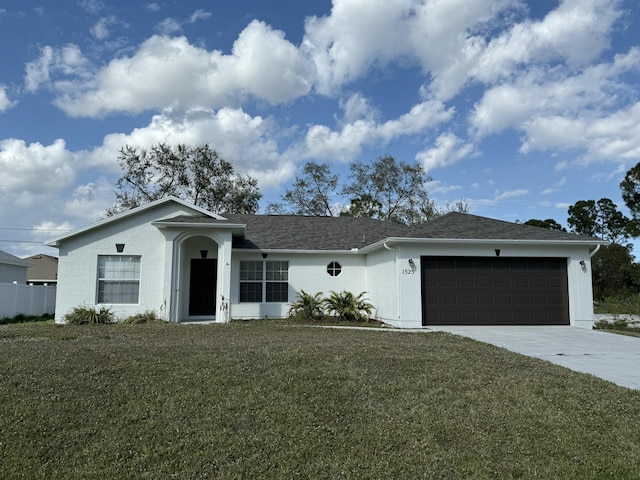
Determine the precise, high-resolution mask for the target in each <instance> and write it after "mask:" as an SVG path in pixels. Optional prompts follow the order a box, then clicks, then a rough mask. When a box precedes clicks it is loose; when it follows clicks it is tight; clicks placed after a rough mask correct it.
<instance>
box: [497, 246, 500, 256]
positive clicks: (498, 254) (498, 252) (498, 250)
mask: <svg viewBox="0 0 640 480" xmlns="http://www.w3.org/2000/svg"><path fill="white" fill-rule="evenodd" d="M499 256H500V249H499V248H496V257H499Z"/></svg>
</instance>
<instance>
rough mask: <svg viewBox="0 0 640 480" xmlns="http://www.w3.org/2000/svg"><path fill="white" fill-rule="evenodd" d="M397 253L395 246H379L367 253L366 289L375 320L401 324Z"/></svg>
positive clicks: (400, 289)
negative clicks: (388, 248) (385, 247)
mask: <svg viewBox="0 0 640 480" xmlns="http://www.w3.org/2000/svg"><path fill="white" fill-rule="evenodd" d="M397 255H398V252H397V250H396V249H395V248H394V249H392V250H387V249H384V248H381V249H379V250H376V251H375V252H372V253H369V254H368V255H367V257H366V259H367V260H366V268H367V274H368V285H367V290H368V291H369V299H370V301H371V303H372V304H373V306H374V307H375V311H374V313H373V315H372V316H373V317H374V318H375V319H376V320H380V321H382V322H385V323H388V324H391V325H398V326H401V323H402V317H401V310H400V298H399V293H398V292H400V291H402V288H401V287H400V284H399V281H400V279H401V277H400V273H399V272H398V271H399V262H398V260H397V258H396V257H397Z"/></svg>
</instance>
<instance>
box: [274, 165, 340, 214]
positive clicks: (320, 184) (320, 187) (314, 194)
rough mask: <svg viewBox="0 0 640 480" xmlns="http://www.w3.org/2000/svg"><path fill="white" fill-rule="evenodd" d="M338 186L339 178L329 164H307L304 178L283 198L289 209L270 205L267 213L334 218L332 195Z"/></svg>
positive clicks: (281, 205)
mask: <svg viewBox="0 0 640 480" xmlns="http://www.w3.org/2000/svg"><path fill="white" fill-rule="evenodd" d="M337 186H338V176H337V175H335V174H332V173H331V168H330V167H329V165H328V164H326V163H323V164H320V165H318V164H317V163H314V162H307V163H305V164H304V167H303V168H302V176H298V177H296V181H295V182H294V184H293V185H292V187H291V188H290V189H289V190H286V191H285V194H284V195H283V196H282V200H283V201H284V203H286V204H287V205H289V206H290V207H291V208H289V209H287V208H286V207H285V206H284V205H283V204H281V203H271V204H269V206H268V208H267V211H268V213H272V214H284V213H288V214H293V215H308V216H321V217H332V216H333V214H334V209H333V208H332V206H331V202H330V195H331V194H333V193H335V191H336V188H337Z"/></svg>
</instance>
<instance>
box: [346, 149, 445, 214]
mask: <svg viewBox="0 0 640 480" xmlns="http://www.w3.org/2000/svg"><path fill="white" fill-rule="evenodd" d="M350 168H351V174H350V175H349V178H351V183H350V184H348V185H346V186H345V187H344V188H343V190H342V193H343V194H344V195H348V196H350V197H351V207H350V208H349V210H348V213H347V214H351V215H357V216H365V217H373V218H378V219H381V220H388V221H394V222H398V223H405V224H409V225H413V224H416V223H421V222H424V221H426V220H428V219H429V216H430V212H433V209H434V204H433V203H432V202H430V200H429V196H428V194H427V190H426V187H425V183H426V182H427V181H428V180H429V177H428V176H427V173H426V171H425V170H424V168H423V167H422V166H421V165H419V164H417V163H416V164H413V165H411V164H408V163H406V162H398V161H396V159H395V158H393V157H392V156H391V155H385V156H383V157H380V158H378V159H377V160H375V161H374V162H372V163H370V164H369V163H367V164H365V163H362V162H353V163H351V165H350Z"/></svg>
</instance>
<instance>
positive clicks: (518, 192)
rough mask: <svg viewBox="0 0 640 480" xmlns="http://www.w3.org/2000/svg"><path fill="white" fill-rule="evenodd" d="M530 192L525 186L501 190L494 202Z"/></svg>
mask: <svg viewBox="0 0 640 480" xmlns="http://www.w3.org/2000/svg"><path fill="white" fill-rule="evenodd" d="M528 194H529V190H526V189H523V188H520V189H516V190H509V191H506V192H501V193H499V194H497V195H496V197H495V199H494V202H501V201H503V200H508V199H510V198H517V197H523V196H525V195H528Z"/></svg>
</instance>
